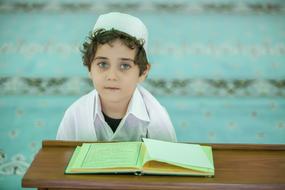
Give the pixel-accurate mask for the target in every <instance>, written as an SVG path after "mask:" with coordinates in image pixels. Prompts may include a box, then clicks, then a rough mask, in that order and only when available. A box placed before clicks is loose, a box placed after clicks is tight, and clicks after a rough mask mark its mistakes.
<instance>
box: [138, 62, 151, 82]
mask: <svg viewBox="0 0 285 190" xmlns="http://www.w3.org/2000/svg"><path fill="white" fill-rule="evenodd" d="M150 67H151V65H150V64H147V66H146V70H145V71H144V72H143V73H142V75H141V76H140V80H139V81H140V82H143V81H144V80H145V79H146V77H147V75H148V72H149V70H150Z"/></svg>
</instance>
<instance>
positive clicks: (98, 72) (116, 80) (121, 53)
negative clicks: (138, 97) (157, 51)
mask: <svg viewBox="0 0 285 190" xmlns="http://www.w3.org/2000/svg"><path fill="white" fill-rule="evenodd" d="M135 55H136V49H130V48H129V47H127V46H126V45H124V43H123V42H122V41H120V40H118V39H117V40H115V41H114V42H112V44H111V45H110V44H108V43H106V44H103V45H98V46H97V51H96V54H95V56H94V60H93V62H92V64H91V70H90V73H89V74H90V77H91V79H92V81H93V84H94V86H95V88H96V90H97V91H98V93H99V95H100V98H101V100H102V103H103V102H109V103H111V102H114V103H116V102H117V103H123V102H124V103H128V102H129V100H130V98H131V97H132V95H133V92H134V90H135V88H136V85H137V84H138V83H139V82H142V81H144V79H145V77H146V75H147V73H148V69H147V70H146V71H145V72H144V73H143V74H142V75H141V76H139V67H138V65H135V63H134V59H135Z"/></svg>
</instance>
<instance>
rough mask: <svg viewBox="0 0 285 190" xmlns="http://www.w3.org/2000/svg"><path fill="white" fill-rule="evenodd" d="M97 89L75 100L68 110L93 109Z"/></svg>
mask: <svg viewBox="0 0 285 190" xmlns="http://www.w3.org/2000/svg"><path fill="white" fill-rule="evenodd" d="M96 93H97V91H96V90H95V89H94V90H92V91H91V92H89V93H87V94H85V95H83V96H81V97H80V98H78V99H77V100H75V102H73V103H72V104H71V105H70V106H69V107H68V109H67V110H66V111H79V110H82V109H85V110H86V109H88V108H90V109H93V106H90V105H93V104H94V99H95V96H96Z"/></svg>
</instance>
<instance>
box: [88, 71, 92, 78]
mask: <svg viewBox="0 0 285 190" xmlns="http://www.w3.org/2000/svg"><path fill="white" fill-rule="evenodd" d="M88 76H89V78H90V79H91V80H92V75H91V71H88Z"/></svg>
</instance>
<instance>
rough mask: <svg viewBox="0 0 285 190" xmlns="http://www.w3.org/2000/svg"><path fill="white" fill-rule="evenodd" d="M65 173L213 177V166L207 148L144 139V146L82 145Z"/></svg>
mask: <svg viewBox="0 0 285 190" xmlns="http://www.w3.org/2000/svg"><path fill="white" fill-rule="evenodd" d="M65 173H66V174H78V173H135V174H138V175H141V174H156V175H195V176H213V175H214V163H213V156H212V148H211V147H210V146H200V145H197V144H186V143H173V142H165V141H159V140H153V139H145V138H144V139H143V142H111V143H83V144H82V146H78V147H77V148H76V149H75V151H74V153H73V155H72V157H71V159H70V161H69V164H68V166H67V167H66V170H65Z"/></svg>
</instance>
